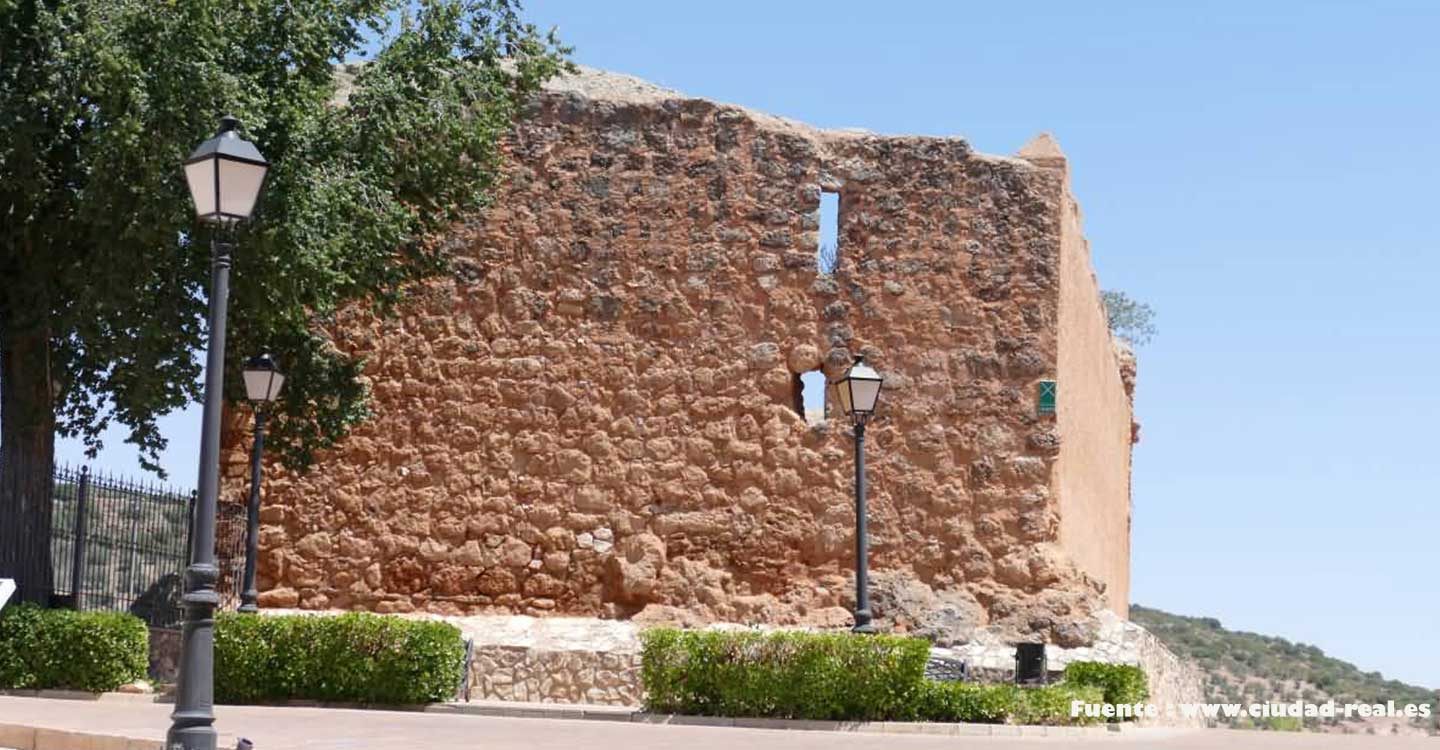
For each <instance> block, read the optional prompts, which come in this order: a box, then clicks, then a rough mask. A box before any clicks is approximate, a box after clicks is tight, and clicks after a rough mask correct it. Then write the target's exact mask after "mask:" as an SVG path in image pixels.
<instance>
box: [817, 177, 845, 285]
mask: <svg viewBox="0 0 1440 750" xmlns="http://www.w3.org/2000/svg"><path fill="white" fill-rule="evenodd" d="M839 265H840V194H839V193H835V192H830V191H824V190H822V191H821V192H820V242H819V245H818V246H817V247H816V248H815V268H816V270H818V271H819V272H820V275H821V276H829V275H831V274H833V273H835V269H836V267H838V266H839Z"/></svg>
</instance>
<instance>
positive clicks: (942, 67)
mask: <svg viewBox="0 0 1440 750" xmlns="http://www.w3.org/2000/svg"><path fill="white" fill-rule="evenodd" d="M528 13H529V15H530V16H531V17H532V18H533V19H534V20H536V21H537V22H540V23H541V24H543V25H550V24H555V25H558V26H559V27H560V30H561V33H562V35H563V37H564V38H565V39H566V40H567V41H569V42H570V43H572V44H574V45H575V46H576V48H577V49H576V59H577V60H578V61H580V62H582V63H585V64H587V65H592V66H596V67H602V68H608V69H612V70H617V71H621V72H625V73H630V74H634V75H637V76H640V77H643V78H647V79H649V80H652V81H655V82H657V83H660V84H663V85H666V86H670V87H673V88H677V89H680V90H682V91H686V92H688V93H693V94H696V95H700V96H705V97H710V98H713V99H719V100H723V101H730V102H735V103H739V104H744V105H747V106H751V107H756V108H759V109H762V110H767V111H770V112H774V113H777V114H782V115H786V116H790V117H794V118H797V119H801V120H805V121H808V122H811V123H814V124H816V125H821V126H831V127H847V126H858V127H864V128H867V129H870V130H874V131H877V132H886V133H926V134H943V135H951V134H959V135H964V136H967V137H968V138H969V139H970V140H971V142H972V143H973V144H974V145H975V146H976V148H978V149H979V150H981V151H988V152H994V153H1012V152H1014V151H1015V150H1016V149H1018V148H1019V147H1020V146H1021V145H1022V144H1024V143H1025V141H1027V140H1028V139H1029V138H1030V137H1032V136H1033V135H1035V134H1036V133H1038V132H1040V131H1046V130H1048V131H1051V132H1053V133H1054V134H1055V136H1056V137H1057V138H1058V139H1059V141H1060V143H1061V145H1062V146H1063V147H1064V149H1065V151H1066V153H1067V154H1068V155H1069V157H1070V160H1071V166H1072V171H1073V174H1074V188H1075V191H1076V193H1077V194H1078V196H1079V198H1080V200H1081V202H1082V204H1083V206H1084V209H1085V216H1086V232H1087V234H1088V236H1089V237H1090V239H1091V242H1092V245H1093V248H1094V257H1095V264H1096V266H1097V269H1098V272H1099V276H1100V280H1101V283H1102V285H1104V286H1105V287H1107V288H1116V289H1123V290H1125V291H1127V292H1129V293H1131V294H1132V295H1134V296H1135V297H1138V298H1140V299H1142V300H1145V301H1148V302H1150V303H1151V304H1152V305H1154V307H1155V308H1156V309H1157V310H1158V312H1159V320H1158V322H1159V326H1160V335H1159V336H1158V337H1157V339H1156V340H1155V342H1154V343H1153V344H1151V345H1150V346H1147V347H1145V348H1144V349H1142V350H1141V352H1140V380H1139V393H1138V412H1139V419H1140V421H1141V422H1142V423H1143V425H1144V430H1143V439H1142V441H1141V443H1140V445H1139V446H1137V447H1136V451H1135V475H1134V498H1135V522H1134V560H1133V568H1134V595H1133V599H1134V601H1136V602H1140V603H1143V604H1148V605H1152V606H1158V607H1161V608H1164V609H1167V610H1171V611H1175V612H1180V613H1186V614H1196V615H1207V616H1214V617H1218V618H1220V619H1221V620H1222V621H1223V622H1224V623H1225V624H1226V625H1227V626H1230V627H1236V628H1243V629H1247V630H1254V631H1258V632H1261V633H1267V634H1274V635H1283V636H1286V637H1289V638H1291V639H1295V640H1301V641H1305V642H1308V643H1314V644H1316V645H1319V646H1321V647H1322V648H1324V649H1325V650H1326V651H1327V652H1329V653H1331V654H1333V655H1336V656H1339V657H1342V658H1345V659H1348V660H1351V661H1354V662H1355V663H1357V664H1358V665H1359V666H1361V667H1362V668H1364V669H1378V670H1381V671H1383V672H1384V673H1385V674H1386V675H1388V676H1394V677H1399V678H1402V679H1405V680H1408V681H1411V682H1416V683H1420V684H1423V685H1428V686H1431V687H1440V652H1437V651H1436V650H1435V648H1434V646H1435V644H1436V642H1437V641H1440V595H1437V591H1436V581H1437V574H1436V567H1437V566H1436V554H1437V552H1436V551H1437V548H1440V535H1437V529H1440V504H1437V502H1436V500H1437V497H1436V495H1437V492H1436V489H1435V488H1436V485H1437V479H1440V477H1437V474H1440V469H1437V463H1436V461H1435V456H1434V452H1435V448H1434V443H1435V435H1436V432H1437V426H1440V425H1437V423H1440V420H1437V417H1440V396H1437V393H1440V388H1437V387H1436V385H1435V383H1434V379H1435V373H1436V371H1437V369H1440V367H1437V359H1440V354H1437V346H1436V344H1437V333H1436V331H1435V323H1434V320H1433V319H1434V307H1435V302H1436V299H1437V298H1440V292H1437V291H1436V290H1435V288H1434V287H1435V284H1436V280H1437V279H1440V252H1437V251H1440V240H1437V236H1440V232H1437V230H1440V226H1437V224H1440V179H1437V178H1440V146H1437V143H1440V93H1437V85H1440V44H1437V43H1436V39H1435V34H1436V31H1437V29H1440V3H1432V2H1421V1H1419V0H1417V1H1416V2H1409V3H1401V2H1383V1H1378V0H1377V1H1372V2H1365V3H1359V2H1350V3H1335V2H1304V3H1302V2H1278V1H1276V2H1267V3H1254V2H1233V3H1204V4H1201V3H1152V2H1139V1H1137V2H1129V3H1123V2H1109V3H1105V2H1101V3H1073V2H1029V3H1023V4H1022V3H951V2H932V3H921V2H893V3H876V2H864V3H861V2H844V1H841V0H831V1H829V2H823V3H821V2H776V1H775V0H769V1H768V2H748V1H745V0H729V1H728V2H725V3H692V2H676V1H675V0H664V1H657V2H607V3H599V2H593V0H586V1H582V0H567V1H562V0H531V2H530V3H529V8H528ZM194 421H196V418H195V417H192V416H186V417H185V419H184V420H177V421H175V422H173V423H171V424H175V425H176V426H177V431H176V432H172V433H170V434H174V435H176V436H177V442H178V443H182V445H178V446H177V450H176V451H174V452H173V455H172V457H171V459H169V460H168V461H167V463H171V464H172V465H174V466H175V467H176V469H175V471H176V475H175V477H174V478H175V480H176V481H180V482H193V481H194V478H193V475H194V468H193V467H194V465H195V458H194V451H195V448H194V445H193V442H194V441H193V439H191V438H189V437H187V436H193V435H194V434H195V430H194V428H193V427H191V426H189V425H190V424H192V423H193V422H194ZM62 454H63V452H62ZM68 455H74V451H70V453H69V454H68ZM105 461H106V462H107V463H111V462H112V459H111V458H110V457H108V456H107V458H106V459H105ZM113 464H114V465H115V466H116V468H120V469H122V470H124V469H125V467H126V459H125V458H124V455H123V451H122V452H118V453H117V454H116V457H115V458H114V459H113Z"/></svg>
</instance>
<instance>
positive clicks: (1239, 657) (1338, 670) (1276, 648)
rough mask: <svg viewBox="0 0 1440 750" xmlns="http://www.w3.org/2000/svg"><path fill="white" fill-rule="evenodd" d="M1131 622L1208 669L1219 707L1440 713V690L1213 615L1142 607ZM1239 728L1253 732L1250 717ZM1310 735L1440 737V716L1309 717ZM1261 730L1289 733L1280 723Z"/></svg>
mask: <svg viewBox="0 0 1440 750" xmlns="http://www.w3.org/2000/svg"><path fill="white" fill-rule="evenodd" d="M1130 619H1132V620H1134V621H1135V622H1136V623H1137V624H1139V625H1141V626H1143V627H1144V628H1145V629H1146V630H1149V631H1150V632H1151V633H1154V634H1155V636H1156V637H1157V638H1159V639H1160V640H1161V641H1162V642H1164V643H1165V645H1166V646H1168V647H1169V648H1170V650H1171V651H1174V652H1175V653H1176V654H1177V655H1179V656H1181V657H1184V658H1187V659H1190V660H1192V661H1194V662H1195V663H1196V664H1198V665H1199V666H1200V667H1201V669H1203V670H1205V674H1206V678H1207V685H1206V690H1207V693H1208V695H1209V698H1208V700H1210V701H1213V702H1215V703H1245V704H1249V703H1267V702H1269V703H1274V702H1284V703H1290V702H1294V701H1296V700H1302V701H1306V702H1308V703H1325V702H1326V701H1328V700H1334V701H1335V702H1336V703H1337V704H1345V703H1372V704H1373V703H1380V704H1383V703H1385V702H1386V701H1395V703H1396V704H1397V705H1400V706H1404V705H1405V704H1407V703H1415V704H1421V703H1429V704H1431V709H1432V711H1440V691H1436V690H1433V689H1430V688H1423V687H1420V686H1418V685H1410V684H1407V683H1404V682H1400V681H1398V680H1387V679H1385V677H1384V676H1383V675H1381V674H1380V673H1379V672H1362V671H1361V670H1360V669H1359V668H1358V667H1356V666H1355V665H1354V664H1351V663H1349V662H1346V661H1341V660H1339V659H1336V658H1333V657H1329V656H1326V655H1325V652H1324V651H1321V650H1320V649H1318V648H1316V647H1315V646H1310V645H1307V644H1304V643H1291V642H1290V641H1287V640H1285V639H1284V638H1276V637H1273V636H1266V635H1257V634H1255V633H1245V632H1239V631H1233V630H1226V629H1225V628H1224V627H1223V626H1222V625H1221V624H1220V621H1219V620H1216V619H1215V618H1213V617H1185V616H1182V615H1172V614H1170V613H1169V612H1162V611H1160V610H1158V609H1150V608H1149V607H1142V606H1140V605H1138V604H1137V605H1133V606H1132V607H1131V608H1130ZM1231 725H1232V726H1236V727H1240V728H1246V727H1251V726H1253V724H1252V722H1250V721H1249V720H1248V719H1240V720H1236V721H1232V722H1231ZM1305 725H1306V728H1307V729H1320V730H1327V731H1371V732H1377V733H1380V732H1384V733H1398V732H1424V731H1430V732H1432V733H1433V732H1435V731H1436V728H1437V727H1440V723H1437V720H1436V719H1435V718H1431V719H1428V720H1423V721H1418V720H1417V721H1414V722H1410V723H1409V724H1408V725H1407V723H1406V722H1405V721H1403V720H1401V721H1395V720H1378V721H1377V720H1368V721H1366V720H1356V721H1352V722H1344V721H1340V722H1327V721H1325V720H1320V719H1307V720H1306V722H1305ZM1261 728H1294V727H1293V726H1292V727H1286V726H1285V722H1283V721H1281V722H1272V723H1271V724H1270V725H1268V726H1265V727H1261Z"/></svg>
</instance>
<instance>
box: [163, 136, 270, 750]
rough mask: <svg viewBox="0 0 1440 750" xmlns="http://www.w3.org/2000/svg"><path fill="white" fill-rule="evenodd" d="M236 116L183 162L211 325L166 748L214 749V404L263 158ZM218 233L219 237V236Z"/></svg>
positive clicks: (221, 384)
mask: <svg viewBox="0 0 1440 750" xmlns="http://www.w3.org/2000/svg"><path fill="white" fill-rule="evenodd" d="M239 127H240V121H239V120H237V119H235V118H234V117H229V116H226V117H223V118H221V120H220V130H219V132H217V133H216V134H215V137H214V138H211V139H210V140H207V141H205V142H204V143H201V144H200V146H199V147H198V148H196V149H195V151H194V152H193V153H191V154H190V158H188V159H186V160H185V181H186V183H188V184H189V186H190V196H191V198H193V199H194V201H195V216H196V218H198V219H199V220H200V221H202V222H204V223H206V224H209V225H210V226H211V228H212V232H211V235H210V325H209V342H208V345H207V347H206V353H205V411H204V418H203V422H202V428H201V432H200V479H199V482H198V487H199V494H198V497H197V500H196V503H195V517H194V518H193V519H191V522H192V523H193V524H194V544H193V546H192V547H191V551H190V567H188V568H186V570H185V595H184V597H182V599H181V601H182V602H183V603H184V608H185V625H184V629H183V631H182V632H181V636H180V669H179V672H178V674H177V675H176V681H175V710H174V711H173V712H171V714H170V731H169V733H168V734H166V736H165V747H166V748H168V749H169V750H214V748H215V741H216V740H215V708H214V702H215V663H214V651H215V607H216V605H218V604H219V603H220V597H219V596H218V595H217V594H216V593H215V581H216V579H217V578H218V577H219V570H218V569H217V568H216V567H215V510H216V502H217V498H218V495H219V491H220V463H219V458H220V407H221V399H222V398H223V397H224V387H225V311H226V306H227V304H228V302H229V298H230V253H231V250H232V245H231V241H230V240H231V236H230V232H231V230H233V229H234V227H235V225H236V224H238V223H240V222H241V221H244V220H245V219H248V218H249V217H250V214H251V212H252V211H253V210H254V208H255V202H256V200H258V199H259V197H260V188H261V186H262V185H263V184H264V182H265V172H266V171H267V170H268V169H269V163H267V162H266V161H265V157H263V156H261V155H260V150H259V149H257V148H255V144H253V143H251V142H249V141H247V140H244V139H243V138H241V137H240V134H239V133H238V132H236V130H237V129H238V128H239ZM222 234H223V235H224V236H223V237H222V236H221V235H222Z"/></svg>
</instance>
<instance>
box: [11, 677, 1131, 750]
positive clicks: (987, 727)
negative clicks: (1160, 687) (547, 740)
mask: <svg viewBox="0 0 1440 750" xmlns="http://www.w3.org/2000/svg"><path fill="white" fill-rule="evenodd" d="M0 695H9V696H15V697H25V698H51V699H60V700H81V701H92V702H102V703H172V702H174V699H173V697H172V696H169V695H164V694H159V693H154V694H145V693H87V692H82V691H78V690H0ZM257 705H264V706H270V707H279V708H341V709H361V710H378V711H405V712H411V713H415V712H423V713H430V714H440V715H462V716H489V717H495V718H507V719H559V720H567V721H613V722H625V723H636V724H657V725H668V726H697V727H733V728H738V729H769V730H790V731H811V732H847V733H855V734H892V735H893V734H919V735H930V736H936V735H938V736H944V737H1018V738H1026V737H1108V736H1118V735H1121V734H1132V733H1133V732H1134V731H1135V728H1134V727H1132V726H1129V725H1125V724H1103V725H1098V726H1086V727H1072V726H1040V725H1017V724H960V723H942V722H918V721H823V720H814V719H767V718H757V717H726V716H692V715H686V714H653V713H647V712H645V711H642V710H639V709H636V708H632V707H629V706H604V705H586V704H574V703H519V702H511V701H475V702H472V703H431V704H429V705H426V706H374V705H359V704H354V703H325V702H321V701H306V700H296V701H284V702H279V703H267V704H257ZM7 743H8V744H7ZM87 743H88V744H87ZM0 747H14V748H18V749H19V750H59V749H60V748H66V749H69V748H81V747H83V748H86V749H87V750H92V749H93V750H164V748H163V743H162V742H160V741H158V740H145V739H136V738H129V737H115V736H108V735H96V734H86V733H84V732H70V731H61V730H52V729H38V728H34V727H27V726H25V725H22V724H0Z"/></svg>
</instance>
